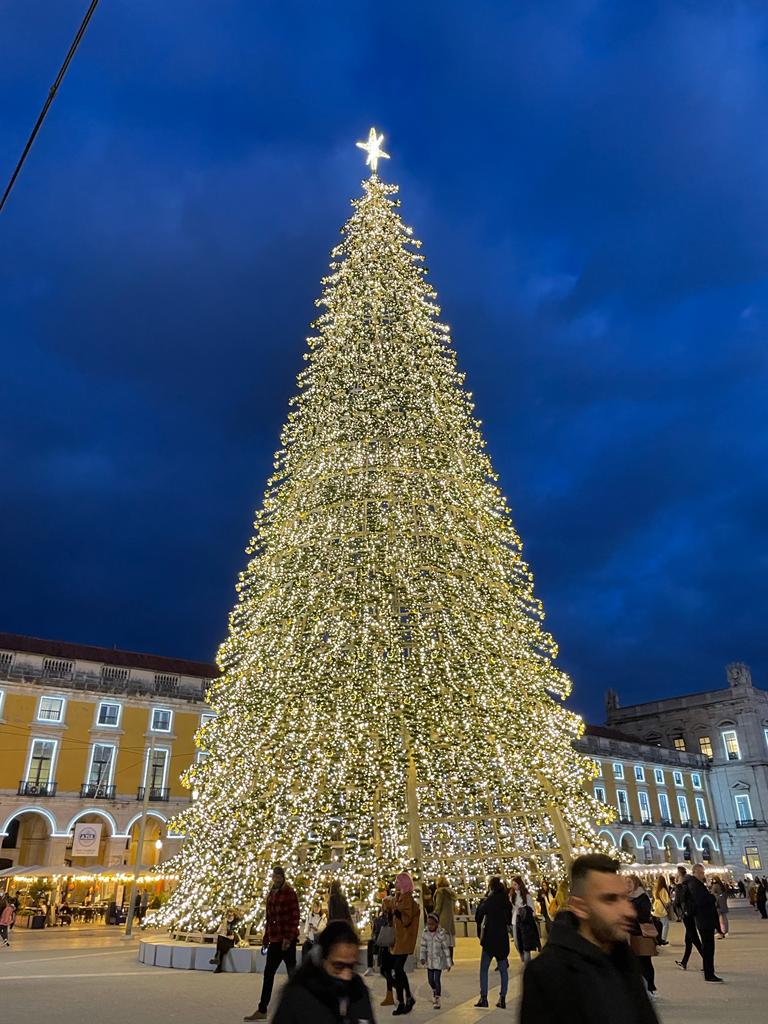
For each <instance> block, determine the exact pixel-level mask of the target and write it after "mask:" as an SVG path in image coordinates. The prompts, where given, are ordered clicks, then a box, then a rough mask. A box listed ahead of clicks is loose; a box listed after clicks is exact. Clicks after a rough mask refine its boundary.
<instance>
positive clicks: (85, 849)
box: [72, 821, 102, 857]
mask: <svg viewBox="0 0 768 1024" xmlns="http://www.w3.org/2000/svg"><path fill="white" fill-rule="evenodd" d="M101 829H102V826H101V825H100V824H99V825H92V824H91V823H90V822H89V821H80V822H78V823H77V824H76V825H75V831H74V835H73V837H72V856H73V857H98V855H99V844H100V843H101Z"/></svg>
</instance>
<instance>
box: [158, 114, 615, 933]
mask: <svg viewBox="0 0 768 1024" xmlns="http://www.w3.org/2000/svg"><path fill="white" fill-rule="evenodd" d="M381 141H382V139H381V137H380V136H376V134H375V132H373V130H372V132H371V137H370V138H369V140H368V143H366V144H362V146H363V148H365V149H366V151H367V152H368V154H369V159H368V162H369V164H370V166H371V169H372V173H371V176H370V177H369V178H368V179H367V180H366V181H365V182H364V183H363V195H362V197H361V198H360V199H358V200H356V201H354V202H353V207H354V213H353V215H352V217H351V218H350V220H349V221H348V222H347V224H346V225H345V227H344V229H343V240H342V242H341V244H340V245H339V246H338V247H337V248H336V249H335V250H334V251H333V253H332V263H331V274H330V276H328V277H327V278H325V279H324V281H323V285H324V287H323V293H322V298H321V299H320V300H319V302H318V305H320V306H321V307H323V312H322V313H321V315H320V316H319V318H318V320H317V321H316V323H315V325H314V327H315V332H316V333H315V334H314V336H313V337H311V338H309V339H308V341H309V351H308V353H307V355H306V356H305V359H306V360H307V365H306V367H305V369H304V370H303V371H302V373H301V374H300V375H299V378H298V386H299V393H298V396H297V397H296V398H294V399H293V400H292V408H291V411H290V412H289V415H288V422H287V424H286V426H285V428H284V430H283V435H282V448H281V449H280V451H278V453H277V455H276V457H275V463H274V474H273V476H272V477H271V479H270V481H269V483H268V487H267V491H266V495H265V498H264V502H263V505H262V507H261V509H260V510H259V512H258V513H257V515H256V522H255V533H254V538H253V541H252V543H251V546H250V548H249V554H250V555H251V559H250V561H249V563H248V565H247V567H246V569H245V571H244V572H243V573H242V574H241V576H240V581H239V585H238V592H239V593H238V601H237V604H236V606H235V609H234V611H233V612H232V615H231V618H230V633H229V638H228V639H227V641H226V642H225V643H224V645H223V646H222V648H221V651H220V654H219V663H220V667H221V670H222V676H221V678H220V679H219V680H217V681H216V682H215V684H214V685H213V687H212V688H211V691H210V694H209V698H208V699H209V701H210V703H211V706H212V708H213V709H214V710H215V712H216V717H215V719H214V720H212V721H211V722H209V723H208V724H206V725H205V726H204V727H203V728H202V729H201V730H200V732H199V734H198V738H197V742H198V745H199V746H200V748H201V750H202V751H203V752H204V756H202V757H201V758H200V759H199V761H198V763H196V764H195V765H193V766H192V767H191V768H190V769H189V771H188V772H187V774H186V776H185V781H186V784H187V785H188V786H189V787H190V789H192V790H193V791H194V793H195V794H196V798H195V799H194V801H193V803H192V805H191V806H190V807H189V809H188V810H187V811H185V812H184V814H183V815H182V816H181V817H180V818H179V819H178V820H176V821H175V822H174V828H175V829H178V830H181V831H183V833H184V834H185V835H186V837H187V838H186V841H185V843H184V846H183V848H182V851H181V853H180V854H179V856H178V857H177V858H176V861H175V863H174V867H175V869H176V870H178V872H179V875H180V883H179V886H178V888H177V889H176V891H175V892H174V893H173V895H172V896H171V898H170V899H169V901H168V903H167V904H166V905H165V907H164V908H163V910H162V911H161V912H160V913H159V915H158V917H159V921H160V922H161V923H165V924H168V925H173V926H175V927H178V928H200V927H210V926H211V925H213V924H214V923H216V922H217V921H218V919H219V918H220V915H221V912H222V911H223V910H224V908H225V907H226V906H229V905H237V906H245V907H249V908H250V907H252V908H254V911H253V914H254V915H256V914H258V912H259V911H260V909H261V907H263V899H264V893H265V888H266V886H267V885H268V880H269V874H270V866H271V864H273V863H274V862H280V863H282V864H283V865H284V866H285V868H286V871H287V873H288V876H289V878H292V879H293V880H294V881H295V883H296V884H297V888H298V889H299V891H300V893H301V894H302V897H303V899H304V900H305V902H306V903H308V902H309V901H310V900H311V899H312V898H314V897H315V896H316V895H317V894H318V893H320V892H321V891H322V890H323V889H324V888H325V886H326V884H327V881H328V878H329V877H331V876H333V877H338V878H340V879H341V881H342V883H343V884H344V886H345V888H346V889H347V890H348V893H349V894H350V895H351V896H352V897H353V898H359V899H361V900H363V901H365V902H366V903H369V902H370V901H371V900H372V899H373V898H374V896H375V894H376V893H377V892H378V891H379V889H380V888H381V886H382V885H386V884H387V883H388V882H389V881H390V880H391V879H392V877H393V876H394V875H395V874H396V873H397V872H398V871H400V870H402V869H403V868H410V869H412V870H413V871H415V873H416V874H417V876H419V875H420V876H425V877H431V878H434V877H435V876H436V875H438V874H441V873H446V874H449V875H450V877H451V878H452V879H453V880H454V882H455V884H457V885H458V886H460V887H463V888H464V889H465V890H466V891H468V892H470V891H472V890H478V889H482V888H483V887H484V885H485V878H486V876H487V875H488V874H489V873H492V872H500V873H502V874H503V875H506V876H509V875H511V874H512V873H520V874H523V875H525V876H528V877H531V876H532V875H534V874H542V875H547V876H549V877H552V876H557V875H558V874H560V873H561V872H562V867H563V862H564V860H566V859H567V857H568V856H569V853H570V850H571V848H572V847H574V846H586V847H589V848H600V843H599V841H598V840H597V839H596V838H595V836H594V833H593V827H592V823H593V822H594V821H595V820H598V821H599V820H606V814H605V809H604V808H603V807H602V805H600V804H598V803H597V802H596V801H595V800H593V799H592V798H591V797H590V796H588V795H587V794H586V793H585V791H584V781H585V779H586V778H587V777H589V776H590V775H592V774H593V773H594V766H593V763H592V762H591V761H589V760H587V759H585V758H583V757H582V756H581V755H579V754H577V753H576V752H575V751H574V749H573V747H572V742H573V740H574V739H575V738H576V737H577V736H579V735H580V733H581V730H582V724H581V721H580V719H579V718H578V717H577V716H576V715H575V714H573V713H571V712H569V711H568V710H566V709H565V708H564V707H563V705H562V700H563V698H565V697H566V696H567V694H568V693H569V690H570V683H569V680H568V678H567V677H566V676H565V674H564V673H563V672H561V671H560V670H558V669H557V668H556V667H555V665H554V660H555V657H556V653H557V651H556V646H555V643H554V641H553V639H552V638H551V637H550V636H549V634H548V633H546V632H545V631H544V629H543V627H542V620H543V611H542V608H541V605H540V603H539V601H538V600H537V599H536V597H535V596H534V592H533V577H532V575H531V572H530V570H529V568H528V566H527V565H526V563H525V562H524V561H523V558H522V554H521V543H520V540H519V538H518V536H517V534H516V532H515V529H514V527H513V524H512V520H511V517H510V514H509V510H508V507H507V504H506V501H505V499H504V497H503V496H502V494H501V492H500V491H499V488H498V486H497V477H496V475H495V474H494V472H493V469H492V467H491V463H490V460H489V458H488V455H487V454H486V452H485V445H484V441H483V438H482V436H481V431H480V423H479V422H478V421H477V420H476V419H475V418H474V416H473V404H472V400H471V395H470V394H469V393H467V392H466V391H464V389H463V376H462V375H461V374H460V373H459V372H458V371H457V369H456V362H455V355H454V352H453V349H452V347H451V342H450V336H449V330H448V328H447V327H446V326H444V325H442V324H441V323H439V322H438V320H437V316H438V313H439V309H438V307H437V306H436V304H435V301H434V300H435V293H434V292H433V291H432V289H431V288H430V286H429V284H428V283H427V280H426V271H425V268H424V267H423V265H422V257H421V255H420V254H419V251H418V250H419V248H420V244H419V243H418V242H417V241H415V240H414V239H413V237H412V233H411V231H410V229H409V228H407V227H405V226H404V224H403V222H402V220H401V219H400V216H399V213H398V206H399V203H398V202H397V201H396V200H395V199H394V198H393V197H394V196H395V194H396V192H397V188H396V187H395V186H393V185H388V184H385V183H384V182H383V181H382V180H381V179H380V178H379V177H378V174H377V173H376V172H377V161H378V160H379V159H381V158H383V157H386V156H387V154H385V153H383V151H382V150H381Z"/></svg>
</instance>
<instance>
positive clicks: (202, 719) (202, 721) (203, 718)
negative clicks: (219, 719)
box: [200, 713, 216, 726]
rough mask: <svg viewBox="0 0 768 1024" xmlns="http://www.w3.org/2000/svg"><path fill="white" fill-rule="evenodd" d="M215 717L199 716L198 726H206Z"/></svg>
mask: <svg viewBox="0 0 768 1024" xmlns="http://www.w3.org/2000/svg"><path fill="white" fill-rule="evenodd" d="M215 717H216V715H212V714H207V713H206V714H204V715H200V725H201V726H203V725H208V723H209V722H212V721H213V720H214V718H215Z"/></svg>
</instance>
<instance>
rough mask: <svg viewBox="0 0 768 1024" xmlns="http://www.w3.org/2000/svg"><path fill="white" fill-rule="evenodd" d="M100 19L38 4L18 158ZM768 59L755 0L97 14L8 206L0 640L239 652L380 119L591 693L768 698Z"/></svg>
mask: <svg viewBox="0 0 768 1024" xmlns="http://www.w3.org/2000/svg"><path fill="white" fill-rule="evenodd" d="M82 13H83V4H82V3H81V2H80V0H59V2H56V3H54V2H53V0H27V2H26V3H24V4H13V5H6V7H5V8H4V10H3V14H2V20H3V31H2V33H0V84H1V85H2V88H0V124H2V126H3V131H2V133H0V169H4V171H3V173H5V174H6V175H7V174H10V171H11V169H12V167H13V165H14V163H15V160H16V158H17V156H18V152H19V150H20V148H21V146H22V145H23V143H24V141H25V139H26V135H27V133H28V131H29V129H30V127H31V124H32V123H33V121H34V118H35V116H36V115H37V111H38V109H39V106H40V103H41V102H42V99H43V98H44V96H45V94H46V92H47V89H48V87H49V85H50V83H51V81H52V79H53V77H54V75H55V72H56V69H57V68H58V65H59V63H60V61H61V59H62V56H63V54H64V52H66V48H67V46H68V45H69V41H70V39H71V37H72V34H73V33H74V30H75V28H76V26H77V24H78V23H79V19H80V18H81V17H82ZM767 45H768V12H766V11H765V9H764V6H763V5H759V4H750V3H748V2H745V3H743V4H740V5H734V4H732V3H725V2H723V3H715V2H706V0H700V2H698V3H696V4H691V3H687V2H675V0H666V2H665V3H653V2H649V3H646V4H642V5H641V4H634V3H628V2H627V3H619V4H606V3H598V2H596V0H591V2H588V0H582V2H579V0H576V2H574V0H570V2H567V3H566V2H554V0H539V2H537V3H518V4H514V5H512V4H508V3H503V2H498V3H491V2H485V3H483V2H475V3H471V4H470V3H455V2H445V0H443V2H441V3H437V2H427V3H423V4H418V5H416V4H412V3H404V2H399V0H396V2H391V3H390V4H388V5H386V6H385V7H382V6H381V5H378V4H366V3H362V4H361V3H359V2H358V3H354V4H352V3H347V2H340V3H336V4H334V5H332V6H331V7H329V6H327V5H325V6H321V7H313V6H312V5H307V4H305V3H296V2H290V0H289V2H282V3H279V4H278V3H268V2H265V3H259V4H254V3H249V2H246V0H229V2H227V0H217V2H207V0H198V2H196V3H193V4H189V3H181V2H179V0H166V2H164V3H163V4H161V5H158V4H155V3H152V2H150V0H132V2H128V0H112V2H110V3H109V4H103V5H100V7H99V9H98V10H97V13H96V15H95V17H94V20H93V22H92V24H91V27H90V28H89V31H88V34H87V36H86V38H85V40H84V41H83V44H82V46H81V49H80V50H79V52H78V54H77V56H76V59H75V61H74V62H73V64H72V67H71V69H70V71H69V73H68V75H67V77H66V79H65V81H64V84H63V85H62V88H61V90H60V93H59V95H58V97H57V99H56V101H55V103H54V105H53V107H52V109H51V113H50V115H49V119H48V121H47V122H46V124H45V126H44V129H43V131H42V132H41V135H40V136H39V138H38V141H37V142H36V144H35V146H34V148H33V150H32V153H31V155H30V158H29V161H28V163H27V165H26V167H25V169H24V172H23V174H22V176H21V178H20V179H19V181H18V183H17V186H16V189H15V191H14V194H13V195H12V198H11V201H10V203H9V206H8V207H7V208H6V211H4V213H3V215H2V218H0V268H2V269H1V270H0V310H1V315H2V320H1V321H0V332H1V334H0V337H1V338H2V352H3V374H2V378H1V379H2V385H1V387H0V399H1V400H0V469H1V471H2V482H1V484H0V486H1V487H2V493H3V501H2V509H3V512H2V527H3V528H2V531H1V533H0V545H1V548H0V565H2V581H3V585H2V587H1V588H0V626H1V627H2V628H3V629H6V630H13V631H17V632H22V633H31V634H36V635H41V636H48V637H54V638H58V639H67V640H72V641H78V642H86V643H88V642H90V643H99V644H106V645H111V644H115V645H117V646H120V647H127V648H131V649H143V650H151V651H154V652H157V653H165V654H170V655H176V656H180V657H192V658H203V659H208V658H211V657H212V656H213V654H214V652H215V649H216V647H217V645H218V643H219V642H220V641H221V640H222V639H223V637H224V635H225V631H226V619H227V614H228V611H229V608H230V606H231V605H232V603H233V598H234V590H233V588H234V580H235V577H236V574H237V572H238V570H239V569H240V568H242V566H243V565H244V563H245V555H244V554H243V549H244V547H245V544H246V542H247V540H248V537H249V536H250V528H251V519H252V512H253V509H254V508H255V506H256V505H257V504H258V503H259V501H260V498H261V494H262V491H263V486H264V483H265V480H266V477H267V475H268V473H269V471H270V468H271V462H272V452H273V450H274V449H275V448H276V447H277V446H278V434H279V430H280V425H281V423H282V421H283V420H284V418H285V415H286V411H287V401H288V398H289V396H290V395H291V393H292V392H293V389H294V376H295V373H296V372H297V371H298V370H299V369H300V366H301V354H302V351H303V348H304V338H305V336H306V334H307V333H308V324H309V321H310V320H311V319H312V318H313V316H314V307H313V299H314V298H315V296H316V295H317V294H318V292H319V288H320V283H319V282H320V277H321V276H322V274H323V273H324V272H325V269H326V265H327V259H328V251H329V249H330V248H331V246H332V245H333V244H334V243H335V240H336V238H337V236H338V229H339V227H340V225H341V224H342V223H343V221H344V220H345V219H346V217H347V216H348V212H349V206H348V202H349V199H350V198H351V197H353V196H354V195H356V194H358V192H359V181H360V179H361V177H362V176H363V174H364V168H363V166H362V163H361V160H360V154H359V151H357V150H355V148H354V142H355V140H357V139H360V138H363V137H364V136H365V135H366V133H367V130H368V127H369V126H370V125H371V124H376V125H377V127H379V128H380V129H381V130H383V131H384V132H385V133H386V136H387V149H388V151H389V152H390V153H391V154H392V157H393V158H392V160H390V161H388V162H387V166H386V167H385V168H384V169H383V175H384V176H385V177H388V178H390V179H391V180H395V181H397V182H398V183H399V184H400V185H401V188H402V193H401V195H402V200H403V215H404V217H405V219H406V221H407V222H408V223H410V224H412V225H413V227H414V230H415V233H416V234H417V236H418V237H420V238H421V239H422V240H423V242H424V252H425V254H426V257H427V261H428V265H429V268H430V274H431V280H432V282H433V284H434V285H435V287H436V288H437V291H438V294H439V297H440V302H441V305H442V308H443V318H444V319H445V320H446V321H447V322H448V323H450V324H451V327H452V331H453V336H454V341H455V344H456V348H457V350H458V355H459V362H460V365H461V367H462V369H464V370H466V371H467V374H468V387H469V388H470V390H472V391H473V393H474V395H475V398H476V401H477V408H478V414H479V415H480V417H481V418H482V419H483V422H484V428H485V430H486V435H487V438H488V442H489V448H490V452H491V456H492V458H493V460H494V463H495V466H496V468H497V469H498V471H499V472H500V474H501V482H502V487H503V489H504V491H505V493H506V495H507V496H508V498H509V500H510V502H511V505H512V507H513V512H514V516H515V521H516V525H517V527H518V529H519V530H520V533H521V535H522V537H523V540H524V542H525V546H526V555H527V557H528V559H529V561H530V563H531V565H532V567H533V570H534V572H535V574H536V579H537V589H538V593H539V595H540V597H541V598H542V600H543V601H544V604H545V607H546V609H547V612H548V625H549V628H550V629H551V630H552V632H553V633H554V635H555V636H556V638H557V639H558V642H559V644H560V649H561V662H562V665H563V667H564V668H566V669H567V670H568V671H569V672H570V673H571V674H572V676H573V679H574V688H575V689H574V697H573V703H574V705H575V706H576V707H577V708H579V709H580V710H584V711H586V712H587V713H588V714H590V715H591V716H592V717H593V718H595V719H597V718H599V716H600V714H601V704H602V693H603V691H604V690H605V688H606V687H608V686H613V687H615V688H616V689H618V690H619V691H620V693H621V695H622V699H623V701H624V702H625V703H630V702H632V701H635V700H641V699H644V698H646V697H652V696H660V695H663V694H665V693H672V692H678V691H684V690H695V689H705V688H710V687H713V686H719V685H723V684H724V679H725V677H724V665H725V663H726V662H728V661H730V660H734V659H738V660H744V661H747V662H749V663H750V664H751V665H752V667H753V671H754V675H755V679H756V681H757V682H758V683H759V684H761V685H766V683H768V630H766V628H765V622H766V620H767V619H768V589H767V588H766V585H765V580H766V572H767V570H768V543H767V542H766V532H767V529H768V527H767V524H768V469H767V468H766V467H767V465H768V463H767V461H766V454H767V453H766V447H767V441H768V426H767V425H766V394H767V393H768V390H767V389H768V365H767V364H768V356H767V355H766V353H767V351H768V346H767V344H766V342H767V340H768V339H767V334H768V284H766V277H767V275H768V241H767V239H768V123H766V116H765V111H766V109H768V104H766V95H767V93H768V62H766V59H765V54H766V46H767Z"/></svg>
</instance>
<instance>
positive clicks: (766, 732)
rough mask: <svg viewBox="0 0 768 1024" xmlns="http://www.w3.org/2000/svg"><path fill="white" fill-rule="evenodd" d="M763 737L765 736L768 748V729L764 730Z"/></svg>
mask: <svg viewBox="0 0 768 1024" xmlns="http://www.w3.org/2000/svg"><path fill="white" fill-rule="evenodd" d="M763 736H765V745H766V747H768V729H763Z"/></svg>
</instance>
